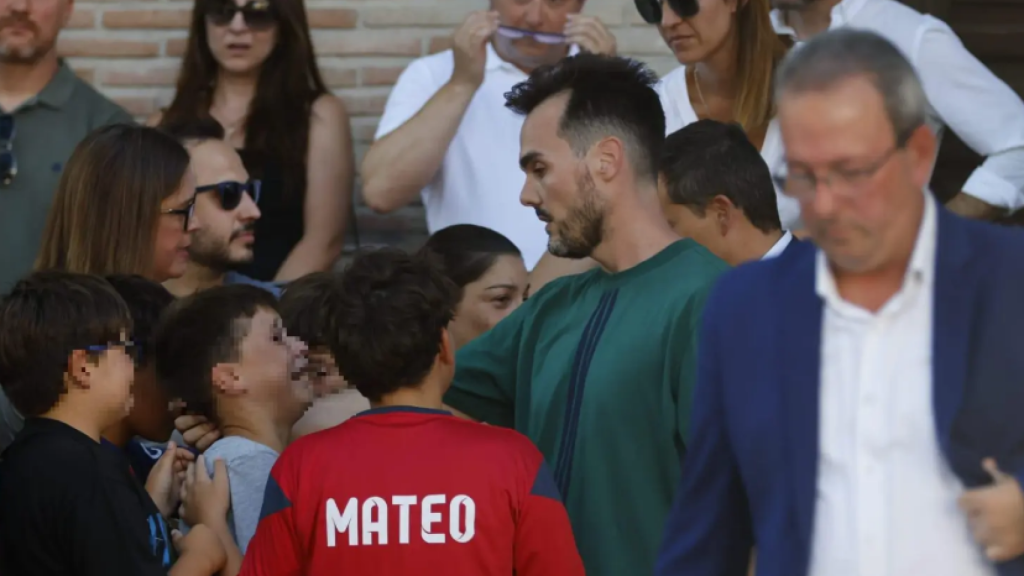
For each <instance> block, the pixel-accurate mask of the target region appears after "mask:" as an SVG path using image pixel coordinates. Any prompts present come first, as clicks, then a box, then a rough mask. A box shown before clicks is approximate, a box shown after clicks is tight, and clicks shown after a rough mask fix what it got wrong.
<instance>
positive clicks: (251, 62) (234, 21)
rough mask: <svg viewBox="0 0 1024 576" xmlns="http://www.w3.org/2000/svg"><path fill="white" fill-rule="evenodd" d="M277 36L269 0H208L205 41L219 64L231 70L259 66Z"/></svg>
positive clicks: (252, 69)
mask: <svg viewBox="0 0 1024 576" xmlns="http://www.w3.org/2000/svg"><path fill="white" fill-rule="evenodd" d="M277 39H278V25H277V16H276V12H275V10H274V6H273V2H271V1H270V0H210V4H209V10H208V11H207V14H206V42H207V44H209V46H210V52H212V53H213V58H214V59H215V60H216V61H217V63H218V64H219V65H220V67H221V68H222V69H223V70H225V71H227V72H229V73H232V74H240V75H247V74H252V73H254V72H256V71H258V70H259V68H260V66H262V65H263V62H265V61H266V59H267V57H269V56H270V53H271V52H272V51H273V50H274V46H275V45H276V44H277Z"/></svg>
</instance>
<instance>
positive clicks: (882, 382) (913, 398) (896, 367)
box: [809, 195, 996, 576]
mask: <svg viewBox="0 0 1024 576" xmlns="http://www.w3.org/2000/svg"><path fill="white" fill-rule="evenodd" d="M936 219H937V209H936V206H935V201H934V200H933V199H932V198H931V197H930V195H929V196H928V198H926V201H925V212H924V218H923V219H922V223H921V227H920V231H919V233H918V237H917V243H916V246H915V248H914V252H913V255H912V257H911V261H910V264H909V266H908V269H907V272H906V276H905V277H904V280H903V287H902V288H901V289H900V290H899V292H897V293H896V294H895V295H894V296H893V297H892V299H890V300H889V302H887V303H886V304H885V306H883V307H882V308H881V309H880V310H879V311H878V312H877V313H872V312H869V311H867V310H865V309H863V308H860V307H858V306H856V305H854V304H851V303H849V302H846V301H845V300H843V299H842V297H841V296H840V295H839V294H838V292H837V289H836V285H835V281H834V278H833V276H832V273H831V271H830V268H829V265H828V263H827V261H826V259H825V256H824V254H823V253H822V252H819V253H818V261H817V280H816V289H817V293H818V295H819V296H821V297H822V299H823V300H824V306H825V308H824V315H823V324H822V337H821V397H820V421H819V459H818V484H817V494H816V503H815V517H814V533H813V538H812V544H811V563H810V572H809V576H918V575H921V576H924V575H927V576H983V575H985V576H994V575H995V574H996V572H995V569H994V568H993V567H992V566H991V565H990V564H988V562H987V561H986V560H985V559H984V557H983V555H982V553H981V549H980V547H978V546H976V545H975V543H974V540H973V539H972V537H971V534H970V530H969V528H968V524H967V519H966V517H965V516H964V515H963V513H961V512H960V510H959V508H958V507H957V499H958V497H959V496H960V495H961V493H962V491H963V485H962V484H961V482H960V481H959V479H958V478H957V477H956V476H955V475H954V474H953V472H952V471H951V470H950V468H949V466H948V464H947V463H946V460H945V458H944V457H943V454H942V453H941V451H940V448H939V441H938V438H937V437H936V428H935V418H934V416H933V412H932V306H933V285H934V280H935V278H934V276H935V255H936V243H937V223H936ZM979 466H980V463H979Z"/></svg>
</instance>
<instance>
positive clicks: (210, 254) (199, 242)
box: [188, 227, 252, 272]
mask: <svg viewBox="0 0 1024 576" xmlns="http://www.w3.org/2000/svg"><path fill="white" fill-rule="evenodd" d="M251 231H252V229H251V228H249V227H247V228H243V229H241V230H238V231H236V232H234V233H233V234H232V235H231V237H230V238H228V240H227V241H218V240H215V239H213V238H209V237H207V236H206V235H204V234H203V233H202V232H198V233H196V234H195V236H193V238H192V245H191V246H190V247H189V249H188V254H189V257H190V258H191V259H192V261H193V262H195V263H196V264H198V265H200V266H202V267H204V268H209V269H210V270H215V271H218V272H227V271H228V270H231V269H233V268H236V267H238V266H240V265H242V264H247V263H249V262H251V261H252V251H251V250H250V251H249V253H248V254H247V255H246V256H244V257H242V258H232V257H231V241H232V240H234V239H235V237H236V236H238V235H240V234H242V233H243V232H251Z"/></svg>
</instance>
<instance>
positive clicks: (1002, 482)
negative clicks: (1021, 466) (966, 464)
mask: <svg viewBox="0 0 1024 576" xmlns="http://www.w3.org/2000/svg"><path fill="white" fill-rule="evenodd" d="M981 466H982V468H984V469H985V471H986V472H988V473H989V475H990V476H992V480H993V483H992V484H990V485H988V486H984V487H982V488H975V489H973V490H967V491H966V492H965V493H964V494H963V496H961V497H960V508H961V509H962V510H963V511H964V512H965V513H966V514H967V520H968V522H969V523H970V525H971V530H972V531H973V532H974V539H975V540H976V541H977V542H978V544H980V545H981V547H982V548H984V550H985V555H986V556H988V559H989V560H991V561H992V562H1006V561H1008V560H1013V559H1014V558H1017V557H1018V556H1021V555H1024V492H1021V487H1020V484H1019V483H1018V482H1017V479H1016V478H1014V477H1013V476H1011V475H1009V474H1006V473H1005V472H1003V471H1002V470H1000V469H999V466H998V465H996V461H995V460H993V459H992V458H986V459H985V460H984V461H983V462H982V463H981Z"/></svg>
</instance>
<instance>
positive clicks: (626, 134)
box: [505, 53, 665, 181]
mask: <svg viewBox="0 0 1024 576" xmlns="http://www.w3.org/2000/svg"><path fill="white" fill-rule="evenodd" d="M657 82H658V76H657V75H656V74H655V73H654V72H652V71H651V70H650V69H649V68H648V67H647V66H646V65H644V64H643V63H641V62H638V61H636V60H631V59H629V58H621V57H617V56H602V55H598V54H589V53H582V54H577V55H575V56H569V57H568V58H564V59H563V60H561V61H560V62H558V63H557V64H555V65H553V66H542V67H540V68H537V69H536V70H534V71H533V73H532V74H530V78H529V79H528V80H526V81H524V82H520V83H519V84H516V85H515V86H514V87H513V88H512V91H511V92H508V93H507V94H505V100H506V103H505V106H506V107H508V108H509V109H511V110H512V111H513V112H516V113H518V114H522V115H528V114H530V112H532V111H533V110H534V109H535V108H537V107H538V106H540V105H541V104H542V103H543V102H545V101H547V100H548V99H550V98H552V97H554V96H557V95H559V94H561V93H563V92H568V93H569V101H568V103H567V104H566V106H565V112H564V113H563V114H562V119H561V121H560V122H559V125H558V134H559V136H561V137H562V138H564V139H565V140H566V141H567V142H569V145H570V146H572V149H573V151H574V152H575V153H576V154H577V155H580V156H582V155H583V154H585V153H586V152H587V151H588V150H589V149H590V147H591V146H593V145H594V143H595V142H597V141H598V140H600V139H601V138H605V137H608V136H615V137H617V138H619V139H621V140H622V141H623V142H624V143H625V145H626V149H627V154H628V155H629V159H630V161H631V163H632V164H633V166H634V169H635V170H636V173H637V175H638V176H639V177H640V178H644V179H649V180H651V181H654V180H655V179H656V178H657V174H658V170H657V163H658V154H659V152H660V150H661V144H662V142H663V141H664V140H665V113H664V111H662V108H661V101H660V100H659V98H658V93H657V92H655V91H654V85H655V84H656V83H657Z"/></svg>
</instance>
